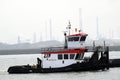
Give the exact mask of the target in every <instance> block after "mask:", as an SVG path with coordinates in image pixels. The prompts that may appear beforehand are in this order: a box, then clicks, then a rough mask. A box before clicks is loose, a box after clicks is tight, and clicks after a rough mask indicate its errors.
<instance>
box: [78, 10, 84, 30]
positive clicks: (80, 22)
mask: <svg viewBox="0 0 120 80" xmlns="http://www.w3.org/2000/svg"><path fill="white" fill-rule="evenodd" d="M79 27H80V31H83V25H82V8H79Z"/></svg>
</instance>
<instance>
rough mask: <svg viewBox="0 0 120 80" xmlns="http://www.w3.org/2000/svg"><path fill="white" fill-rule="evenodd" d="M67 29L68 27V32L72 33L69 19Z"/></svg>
mask: <svg viewBox="0 0 120 80" xmlns="http://www.w3.org/2000/svg"><path fill="white" fill-rule="evenodd" d="M67 29H68V34H69V35H70V29H71V23H70V21H69V24H68V27H67Z"/></svg>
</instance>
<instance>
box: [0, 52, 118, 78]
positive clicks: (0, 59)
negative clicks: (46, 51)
mask: <svg viewBox="0 0 120 80" xmlns="http://www.w3.org/2000/svg"><path fill="white" fill-rule="evenodd" d="M39 56H40V55H39V54H27V55H26V54H24V55H1V56H0V80H120V68H111V69H109V70H108V71H92V72H91V71H86V72H67V73H42V74H41V73H34V74H33V73H31V74H8V73H7V69H8V67H9V66H13V65H24V64H31V65H33V64H36V62H37V61H36V58H37V57H39ZM110 58H120V52H110Z"/></svg>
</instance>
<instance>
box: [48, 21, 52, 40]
mask: <svg viewBox="0 0 120 80" xmlns="http://www.w3.org/2000/svg"><path fill="white" fill-rule="evenodd" d="M49 23H50V40H52V21H51V19H50V22H49Z"/></svg>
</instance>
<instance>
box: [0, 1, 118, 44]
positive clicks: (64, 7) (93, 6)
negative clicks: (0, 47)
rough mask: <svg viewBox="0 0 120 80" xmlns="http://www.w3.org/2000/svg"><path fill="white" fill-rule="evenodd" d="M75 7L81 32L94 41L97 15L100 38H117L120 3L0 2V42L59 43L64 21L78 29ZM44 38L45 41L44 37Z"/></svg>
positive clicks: (64, 25) (61, 37)
mask: <svg viewBox="0 0 120 80" xmlns="http://www.w3.org/2000/svg"><path fill="white" fill-rule="evenodd" d="M79 8H81V9H82V25H83V31H84V32H86V33H88V35H89V36H90V38H92V39H95V38H96V17H97V16H98V24H99V32H100V33H99V34H100V35H101V37H106V38H110V37H114V38H119V37H120V34H119V33H120V32H119V30H120V0H0V42H6V43H16V42H17V37H18V36H20V37H21V40H22V41H30V42H32V41H33V35H35V34H36V39H37V41H40V40H49V39H50V34H49V33H50V31H49V26H50V25H49V22H50V19H51V23H52V38H53V39H55V40H60V41H62V40H63V37H64V36H63V31H65V29H66V27H67V25H68V21H69V20H70V21H71V25H72V28H75V27H78V28H79V18H80V17H79ZM46 36H47V38H46Z"/></svg>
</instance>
